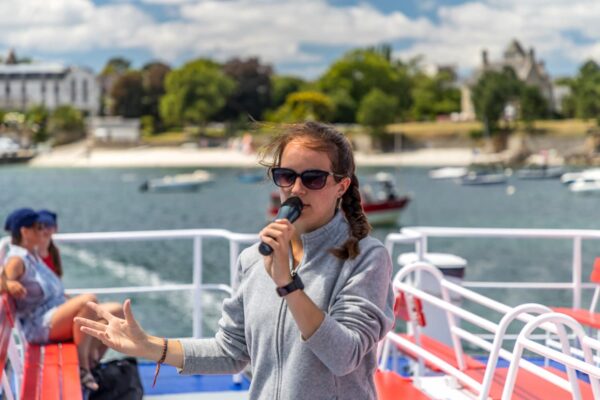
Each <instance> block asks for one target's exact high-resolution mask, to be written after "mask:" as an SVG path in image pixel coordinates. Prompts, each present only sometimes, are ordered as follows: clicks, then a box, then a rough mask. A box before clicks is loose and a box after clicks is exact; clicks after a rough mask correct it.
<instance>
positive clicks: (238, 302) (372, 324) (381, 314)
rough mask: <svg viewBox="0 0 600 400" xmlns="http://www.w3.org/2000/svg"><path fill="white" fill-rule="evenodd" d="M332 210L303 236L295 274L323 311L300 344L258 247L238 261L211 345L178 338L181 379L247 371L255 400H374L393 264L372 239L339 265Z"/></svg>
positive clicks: (340, 224)
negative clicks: (321, 223) (231, 292)
mask: <svg viewBox="0 0 600 400" xmlns="http://www.w3.org/2000/svg"><path fill="white" fill-rule="evenodd" d="M348 233H349V225H348V223H347V222H346V219H345V218H344V216H343V214H342V213H341V212H338V213H337V214H336V215H335V216H334V217H333V219H332V220H331V221H329V222H328V223H327V224H326V225H324V226H322V227H320V228H318V229H317V230H315V231H313V232H310V233H307V234H304V235H302V237H301V238H302V243H303V246H304V257H303V259H302V261H301V262H300V265H299V266H298V269H297V272H298V275H300V277H301V279H302V282H303V283H304V292H305V293H306V294H307V295H308V297H310V298H311V299H312V301H313V302H314V303H315V304H316V305H317V306H318V307H319V308H320V309H321V310H323V311H324V313H325V319H324V320H323V322H322V323H321V325H320V326H319V328H318V329H317V330H316V331H315V332H314V333H313V335H312V336H311V337H310V338H308V340H304V339H303V338H302V337H301V333H300V330H299V329H298V327H297V325H296V322H295V321H294V318H293V316H292V314H291V312H290V311H289V310H288V308H287V304H286V301H285V299H284V298H280V297H279V296H278V295H277V294H276V292H275V284H274V282H273V280H272V279H271V278H270V277H269V275H268V274H267V273H266V271H265V268H264V262H263V257H262V256H261V255H260V254H259V252H258V245H254V246H251V247H249V248H247V249H245V250H244V251H243V252H242V253H241V254H240V257H239V260H238V269H237V277H236V280H237V285H236V288H234V289H235V292H234V295H233V296H232V297H231V298H230V299H227V300H225V302H224V303H223V314H222V317H221V319H220V321H219V330H218V332H217V333H216V335H215V337H214V338H211V339H183V340H181V344H182V346H183V352H184V360H183V368H182V369H181V370H180V373H182V374H230V373H236V372H239V371H241V370H242V368H244V367H245V366H246V365H247V364H248V363H249V362H251V364H252V382H251V385H250V398H251V399H261V400H279V399H281V400H296V399H305V400H321V399H339V400H346V399H351V400H363V399H365V400H366V399H375V398H376V397H377V396H376V393H375V384H374V381H373V375H374V373H375V369H376V368H377V359H376V351H377V342H378V341H379V340H381V339H382V338H383V337H384V336H385V334H386V333H387V332H388V331H389V330H390V329H391V328H392V325H393V322H394V315H393V293H392V288H391V278H392V263H391V260H390V256H389V254H388V252H387V251H386V249H385V247H384V246H383V245H382V244H381V242H379V241H378V240H377V239H374V238H371V237H366V238H364V239H362V240H361V241H360V243H359V246H360V254H359V255H358V256H357V257H356V258H355V259H353V260H340V259H339V258H337V257H335V256H334V255H332V254H331V253H330V252H329V249H331V248H334V247H340V246H341V245H342V244H343V243H344V242H345V241H346V239H347V238H348Z"/></svg>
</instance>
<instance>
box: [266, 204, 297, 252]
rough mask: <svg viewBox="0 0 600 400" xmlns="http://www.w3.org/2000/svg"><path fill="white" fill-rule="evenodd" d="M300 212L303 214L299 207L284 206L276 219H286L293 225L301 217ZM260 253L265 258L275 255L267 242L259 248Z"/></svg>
mask: <svg viewBox="0 0 600 400" xmlns="http://www.w3.org/2000/svg"><path fill="white" fill-rule="evenodd" d="M300 212H301V208H300V209H298V207H290V206H287V207H286V205H285V204H284V205H283V206H282V207H281V209H280V210H279V213H277V217H276V218H275V219H278V218H286V219H287V220H288V221H290V222H291V223H293V222H294V221H296V220H297V219H298V217H300ZM258 252H259V253H260V254H262V255H263V256H269V255H271V253H273V248H272V247H271V246H269V245H268V244H266V243H265V242H262V241H261V242H260V245H259V246H258Z"/></svg>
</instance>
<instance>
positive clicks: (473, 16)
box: [0, 0, 600, 78]
mask: <svg viewBox="0 0 600 400" xmlns="http://www.w3.org/2000/svg"><path fill="white" fill-rule="evenodd" d="M599 20H600V2H598V1H597V0H572V1H565V0H525V1H523V0H478V1H464V0H372V1H359V0H51V1H48V0H19V1H12V0H0V51H1V52H3V53H6V51H7V49H8V48H15V49H16V51H17V53H18V54H20V55H21V56H28V57H32V58H33V59H35V60H40V61H57V62H62V63H65V64H76V65H82V66H87V67H91V68H92V69H94V70H95V71H99V70H100V69H101V68H102V66H103V65H104V64H105V63H106V61H107V60H108V59H109V58H111V57H113V56H122V57H125V58H128V59H130V60H131V61H132V62H133V65H134V66H135V67H140V66H142V65H143V64H144V63H146V62H149V61H152V60H156V59H159V60H162V61H165V62H168V63H169V64H171V65H173V66H179V65H181V64H182V63H184V62H186V61H187V60H191V59H194V58H197V57H210V58H214V59H216V60H219V61H225V60H227V59H229V58H231V57H235V56H239V57H250V56H258V57H260V58H261V60H263V62H266V63H270V64H272V65H273V66H274V68H275V70H276V72H278V73H287V74H296V75H301V76H304V77H308V78H315V77H317V76H319V75H320V74H321V73H322V72H323V71H324V70H325V69H326V68H327V66H328V65H329V64H330V63H331V62H332V61H333V60H335V59H336V58H338V57H339V56H340V55H342V54H343V53H344V52H345V51H347V50H348V49H351V48H355V47H364V46H370V45H376V44H381V43H390V44H391V45H392V46H393V49H394V56H395V57H399V58H402V59H408V58H411V57H415V56H417V55H422V56H423V57H424V63H431V64H445V65H447V64H451V65H454V66H456V67H457V68H458V70H459V71H460V73H461V74H462V75H467V74H468V73H469V72H470V71H471V70H472V69H473V68H475V67H477V66H478V65H479V63H480V61H481V51H482V49H484V48H485V49H487V50H488V51H489V54H490V58H491V59H492V60H493V59H497V58H499V57H501V54H502V51H503V50H504V48H505V47H506V45H507V44H508V43H509V41H510V40H511V39H513V38H517V39H519V40H520V41H521V43H522V44H523V46H524V47H525V48H527V49H528V48H530V47H534V48H535V49H536V55H537V56H538V57H539V58H541V59H543V60H544V61H545V63H546V66H547V69H548V71H549V73H550V74H551V75H552V76H562V75H572V74H574V73H576V71H577V68H578V67H579V65H581V63H583V62H584V61H585V60H587V59H590V58H594V59H597V60H600V24H598V23H597V21H599Z"/></svg>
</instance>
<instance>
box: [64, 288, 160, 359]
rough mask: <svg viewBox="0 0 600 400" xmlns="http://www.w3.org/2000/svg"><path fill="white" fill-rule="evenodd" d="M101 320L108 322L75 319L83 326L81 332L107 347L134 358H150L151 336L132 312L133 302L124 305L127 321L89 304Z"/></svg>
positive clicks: (126, 301) (93, 304) (96, 305)
mask: <svg viewBox="0 0 600 400" xmlns="http://www.w3.org/2000/svg"><path fill="white" fill-rule="evenodd" d="M87 306H88V307H90V308H91V309H93V310H94V311H95V312H96V314H97V315H98V317H99V318H101V319H104V320H105V321H107V324H104V323H102V322H97V321H92V320H90V319H86V318H80V317H77V318H75V323H77V324H79V325H81V328H80V329H81V331H82V332H83V333H85V334H88V335H90V336H93V337H95V338H97V339H98V340H100V341H101V342H102V343H104V344H105V345H106V346H108V347H110V348H112V349H114V350H117V351H120V352H121V353H125V354H127V355H130V356H133V357H145V358H150V357H151V355H150V354H149V353H150V350H151V349H150V343H149V335H148V334H147V333H146V332H144V330H143V329H142V328H141V327H140V325H139V324H138V323H137V321H136V320H135V318H134V317H133V312H132V311H131V300H129V299H127V300H125V302H124V303H123V313H124V314H125V319H122V318H118V317H115V316H114V315H112V314H111V313H109V312H108V311H106V310H104V309H103V308H102V307H100V306H99V305H98V304H96V303H91V302H90V303H87Z"/></svg>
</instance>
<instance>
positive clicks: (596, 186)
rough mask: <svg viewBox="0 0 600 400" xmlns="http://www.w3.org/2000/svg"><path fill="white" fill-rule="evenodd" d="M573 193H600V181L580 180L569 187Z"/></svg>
mask: <svg viewBox="0 0 600 400" xmlns="http://www.w3.org/2000/svg"><path fill="white" fill-rule="evenodd" d="M569 190H570V191H571V192H573V193H600V180H598V179H585V178H579V179H577V180H575V181H574V182H572V183H571V184H570V185H569Z"/></svg>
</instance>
